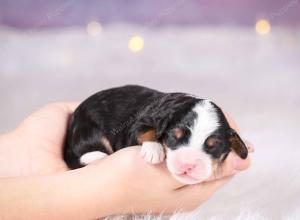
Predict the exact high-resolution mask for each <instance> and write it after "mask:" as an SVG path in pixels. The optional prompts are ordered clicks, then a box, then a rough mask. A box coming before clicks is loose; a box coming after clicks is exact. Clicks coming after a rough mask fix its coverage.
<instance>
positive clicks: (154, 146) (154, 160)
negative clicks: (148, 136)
mask: <svg viewBox="0 0 300 220" xmlns="http://www.w3.org/2000/svg"><path fill="white" fill-rule="evenodd" d="M141 156H142V157H143V158H144V159H145V160H146V161H147V162H148V163H151V164H158V163H161V162H163V161H164V159H165V152H164V148H163V146H162V145H161V144H160V143H157V142H152V141H145V142H144V143H143V145H142V150H141Z"/></svg>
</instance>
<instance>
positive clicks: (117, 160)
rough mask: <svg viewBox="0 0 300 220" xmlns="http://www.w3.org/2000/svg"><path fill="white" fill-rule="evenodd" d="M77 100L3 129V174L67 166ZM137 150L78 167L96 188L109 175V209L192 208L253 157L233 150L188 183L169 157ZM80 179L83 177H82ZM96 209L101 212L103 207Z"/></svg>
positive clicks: (158, 210)
mask: <svg viewBox="0 0 300 220" xmlns="http://www.w3.org/2000/svg"><path fill="white" fill-rule="evenodd" d="M78 104H79V103H54V104H50V105H47V106H46V107H44V108H42V109H40V110H39V111H37V112H35V113H33V114H32V115H30V116H29V117H28V118H27V119H25V120H24V121H23V122H22V123H21V124H20V126H19V127H18V128H17V129H15V130H14V131H12V132H10V133H7V134H4V135H1V136H0V163H1V166H0V177H1V176H2V177H8V176H33V175H34V176H36V175H47V174H48V175H55V174H61V173H64V171H68V168H67V166H66V164H65V162H64V160H63V156H62V150H63V146H64V139H65V135H66V130H67V124H68V119H69V117H70V115H71V113H72V112H73V111H74V109H75V108H76V107H77V106H78ZM226 117H227V119H228V120H229V122H230V125H231V127H232V128H234V129H236V130H237V127H236V125H235V123H234V122H233V120H232V119H231V118H230V117H229V116H228V115H226ZM249 149H250V152H252V149H253V148H252V147H250V146H249ZM139 151H140V146H134V147H128V148H124V149H122V150H120V151H118V152H116V153H114V154H112V155H111V156H109V157H106V158H105V159H103V160H100V161H98V162H95V163H93V164H91V165H89V166H87V167H84V168H81V169H78V171H79V172H75V173H74V174H75V175H77V174H78V175H83V176H84V179H86V181H85V183H83V184H80V186H82V185H84V184H87V183H89V184H91V186H90V187H94V188H97V187H99V186H101V184H100V182H98V181H102V182H105V181H106V183H107V189H106V188H105V189H103V190H104V191H105V192H106V193H107V194H108V195H109V197H110V199H111V201H112V203H108V201H106V203H107V204H111V205H110V206H109V208H107V209H110V210H107V212H106V214H120V213H131V212H135V213H147V212H149V211H151V212H155V213H161V212H165V213H170V212H173V211H187V210H192V209H194V208H195V207H197V206H199V205H200V204H201V203H203V202H205V201H206V200H207V199H209V198H210V197H211V196H212V194H213V193H214V192H216V191H217V190H218V189H219V188H220V187H221V186H223V185H224V184H225V183H227V182H228V181H229V180H230V179H231V178H232V177H233V175H234V174H236V173H238V172H239V171H242V170H245V169H247V168H248V167H249V166H250V163H251V160H250V157H248V158H247V159H246V160H242V159H240V158H239V157H238V156H236V155H235V154H234V153H230V154H229V156H228V158H227V159H226V161H225V162H224V164H223V165H222V167H221V169H218V172H216V173H214V176H212V177H211V178H210V179H209V180H208V181H206V182H203V183H200V184H197V185H189V186H188V185H183V184H182V183H179V182H177V181H176V180H175V179H174V178H173V177H172V176H171V175H170V173H169V171H168V170H167V168H166V165H165V163H162V164H160V165H156V166H154V165H150V164H148V163H146V162H145V161H144V160H143V159H142V158H141V157H140V154H139ZM75 175H74V177H75ZM72 178H73V177H72ZM77 179H80V181H82V178H77ZM93 182H95V184H93ZM87 185H88V184H87ZM102 185H103V184H102ZM104 185H105V184H104ZM84 190H86V189H84ZM95 190H96V189H95ZM91 196H96V199H98V200H100V201H99V205H101V204H102V206H103V203H105V201H101V198H100V197H99V198H98V196H97V195H94V193H92V194H91ZM89 199H91V197H89ZM101 202H102V203H101ZM97 210H100V209H97ZM93 214H95V215H96V214H98V216H97V217H99V216H103V215H102V214H103V213H93ZM91 216H92V215H91Z"/></svg>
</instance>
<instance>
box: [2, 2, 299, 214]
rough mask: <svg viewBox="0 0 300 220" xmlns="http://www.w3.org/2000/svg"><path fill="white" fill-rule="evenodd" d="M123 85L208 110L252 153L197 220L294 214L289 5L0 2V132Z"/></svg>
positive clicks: (294, 48)
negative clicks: (208, 105) (232, 122)
mask: <svg viewBox="0 0 300 220" xmlns="http://www.w3.org/2000/svg"><path fill="white" fill-rule="evenodd" d="M124 84H140V85H144V86H149V87H151V88H155V89H159V90H162V91H169V92H171V91H181V92H187V93H192V94H195V95H198V96H200V97H204V98H209V99H212V100H214V101H215V102H216V103H217V104H219V105H220V106H222V107H223V108H224V109H225V111H227V112H229V113H230V114H232V116H233V117H234V118H235V119H236V121H237V122H238V124H239V126H240V128H241V134H242V135H243V136H244V137H245V138H247V139H249V140H250V141H251V142H253V143H254V145H255V148H256V153H255V155H254V163H253V167H252V169H251V170H250V171H248V172H245V173H243V174H241V175H240V176H239V177H238V178H235V180H234V181H233V182H232V183H230V184H228V186H226V187H225V188H224V189H222V190H221V191H220V192H219V193H218V194H216V196H215V197H213V198H212V199H211V200H210V201H209V202H208V203H207V204H206V205H204V206H202V207H201V209H200V210H199V213H200V214H199V216H201V217H202V219H205V218H207V217H210V216H212V215H220V216H223V217H224V216H226V218H225V219H230V218H229V216H233V215H237V214H238V213H240V212H241V211H243V210H245V209H250V210H259V211H260V213H261V215H263V216H267V217H268V218H269V219H282V218H283V217H284V216H286V215H289V214H290V213H294V212H295V210H296V211H297V210H299V209H300V182H299V181H300V168H299V167H300V162H299V157H300V146H299V141H298V136H299V131H300V129H299V128H300V126H299V123H300V114H299V109H300V89H299V87H300V1H299V0H264V1H259V0H228V1H209V0H199V1H196V0H164V1H159V0H153V1H146V0H127V1H121V0H110V1H99V0H98V1H97V0H89V1H83V0H65V1H62V0H52V1H47V0H39V1H37V0H15V1H10V0H0V101H1V108H0V112H1V114H0V132H5V131H8V130H11V129H13V128H15V127H16V126H17V125H18V123H20V122H21V121H22V119H24V118H25V117H26V116H27V115H29V114H30V113H31V112H33V111H34V110H36V109H37V108H39V107H41V106H43V105H45V104H47V103H49V102H54V101H74V100H79V101H82V100H84V99H85V98H87V97H88V96H90V95H91V94H93V93H95V92H97V91H99V90H102V89H106V88H110V87H114V86H120V85H124ZM228 201H230V202H228ZM225 204H226V205H225ZM297 208H298V209H297ZM295 219H296V218H295ZM298 219H300V213H299V218H298Z"/></svg>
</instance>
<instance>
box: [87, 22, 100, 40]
mask: <svg viewBox="0 0 300 220" xmlns="http://www.w3.org/2000/svg"><path fill="white" fill-rule="evenodd" d="M86 31H87V33H88V35H90V36H91V37H96V36H98V35H99V34H100V32H101V31H102V26H101V24H100V23H99V22H97V21H91V22H90V23H88V24H87V26H86Z"/></svg>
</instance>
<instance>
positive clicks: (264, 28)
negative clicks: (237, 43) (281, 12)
mask: <svg viewBox="0 0 300 220" xmlns="http://www.w3.org/2000/svg"><path fill="white" fill-rule="evenodd" d="M255 30H256V32H257V33H258V34H260V35H266V34H269V33H270V31H271V24H270V22H269V21H268V20H266V19H260V20H258V21H257V22H256V25H255Z"/></svg>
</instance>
